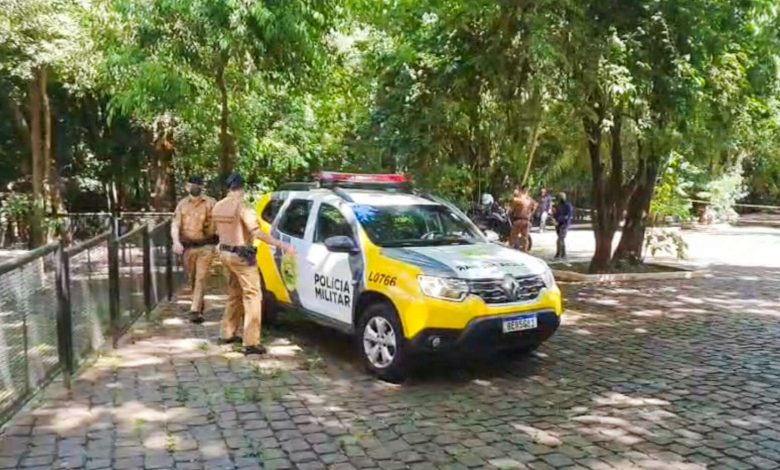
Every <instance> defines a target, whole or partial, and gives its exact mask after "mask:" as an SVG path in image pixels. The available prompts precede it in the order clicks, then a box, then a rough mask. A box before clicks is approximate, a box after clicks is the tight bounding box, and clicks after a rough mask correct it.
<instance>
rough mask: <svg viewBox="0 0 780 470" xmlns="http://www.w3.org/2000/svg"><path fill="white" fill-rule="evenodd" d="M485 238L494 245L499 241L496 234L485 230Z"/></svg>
mask: <svg viewBox="0 0 780 470" xmlns="http://www.w3.org/2000/svg"><path fill="white" fill-rule="evenodd" d="M485 238H486V239H487V241H489V242H490V243H495V242H497V241H498V239H499V237H498V234H497V233H496V232H494V231H492V230H485Z"/></svg>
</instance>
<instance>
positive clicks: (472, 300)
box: [257, 172, 562, 381]
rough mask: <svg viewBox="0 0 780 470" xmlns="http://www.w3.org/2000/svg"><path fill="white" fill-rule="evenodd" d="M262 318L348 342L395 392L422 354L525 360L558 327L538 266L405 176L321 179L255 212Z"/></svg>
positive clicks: (549, 285) (555, 303) (550, 283)
mask: <svg viewBox="0 0 780 470" xmlns="http://www.w3.org/2000/svg"><path fill="white" fill-rule="evenodd" d="M257 210H258V220H259V222H260V225H261V228H262V230H264V231H266V232H267V233H270V234H272V235H273V236H275V237H277V238H279V239H281V240H283V241H285V242H287V243H290V244H292V245H293V246H294V247H295V252H294V254H290V255H283V253H282V252H281V250H279V249H276V248H274V247H270V246H268V245H265V244H262V245H260V246H259V249H258V253H257V262H258V266H259V269H260V272H261V274H262V281H263V295H264V309H265V311H264V316H266V318H267V317H268V316H269V315H270V314H271V313H273V314H274V315H275V314H276V313H275V312H276V311H277V309H279V308H281V309H282V310H283V309H285V308H293V309H295V310H299V311H301V312H303V313H304V314H306V315H307V316H308V317H310V318H311V319H312V320H315V321H318V322H320V323H322V324H325V325H327V326H331V327H335V328H338V329H340V330H343V331H345V332H347V333H349V334H352V335H354V336H355V338H356V342H357V343H358V344H359V350H360V354H361V356H362V357H363V360H364V362H365V364H366V367H367V368H368V369H369V370H370V371H371V372H372V373H374V374H375V375H377V376H378V377H380V378H382V379H385V380H389V381H398V380H402V379H403V377H404V372H405V370H406V367H407V365H408V364H409V361H410V359H411V358H412V357H413V356H415V355H416V354H418V353H434V352H438V351H455V352H461V353H467V354H468V353H475V352H478V351H479V352H484V351H488V352H493V351H502V350H503V351H509V352H513V353H523V352H529V351H531V350H533V349H535V348H536V347H538V346H539V345H540V344H541V343H542V342H543V341H545V340H546V339H547V338H549V337H550V336H551V335H552V334H553V333H554V332H555V330H556V329H557V328H558V325H559V324H560V317H561V313H562V305H561V293H560V291H559V289H558V287H557V286H556V284H555V280H554V278H553V275H552V273H551V272H550V269H549V267H548V266H547V265H546V264H545V263H544V262H543V261H542V260H540V259H538V258H534V257H532V256H529V255H527V254H524V253H521V252H519V251H517V250H512V249H509V248H506V247H503V246H500V245H498V244H495V243H492V242H491V241H490V239H489V238H488V237H486V235H485V234H483V233H482V232H480V230H479V229H478V228H477V227H476V226H475V225H474V224H473V223H471V221H470V220H469V219H468V218H467V217H466V216H465V215H464V214H463V213H462V212H460V211H459V210H458V209H457V208H456V207H454V206H453V205H451V204H449V203H447V202H445V201H443V200H441V199H438V198H436V197H433V196H427V195H421V194H419V193H416V192H413V191H411V189H410V188H409V185H408V183H407V182H406V180H405V178H404V177H403V176H402V175H361V174H346V173H327V172H326V173H322V174H321V175H320V177H319V180H318V181H316V182H313V183H290V184H287V185H285V186H282V188H280V190H278V191H276V192H273V193H270V194H266V195H264V196H263V197H262V198H261V199H260V201H259V202H258V206H257Z"/></svg>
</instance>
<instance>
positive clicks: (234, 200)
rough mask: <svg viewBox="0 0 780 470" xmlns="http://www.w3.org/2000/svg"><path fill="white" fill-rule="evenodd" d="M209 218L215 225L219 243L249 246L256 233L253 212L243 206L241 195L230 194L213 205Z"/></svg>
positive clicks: (255, 218)
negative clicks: (210, 217)
mask: <svg viewBox="0 0 780 470" xmlns="http://www.w3.org/2000/svg"><path fill="white" fill-rule="evenodd" d="M211 216H212V218H213V219H214V223H215V224H216V229H217V236H218V237H219V243H221V244H223V245H231V246H251V245H252V241H253V238H254V237H253V234H254V233H256V232H257V231H258V228H257V216H256V215H255V212H254V211H252V210H251V209H248V208H246V207H245V206H244V199H243V194H241V193H238V192H237V193H230V194H228V195H227V197H225V198H224V199H222V200H221V201H219V202H218V203H216V204H215V205H214V209H213V210H212V211H211Z"/></svg>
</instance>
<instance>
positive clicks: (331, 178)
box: [318, 171, 409, 185]
mask: <svg viewBox="0 0 780 470" xmlns="http://www.w3.org/2000/svg"><path fill="white" fill-rule="evenodd" d="M318 179H319V181H320V184H323V183H325V184H347V185H349V184H376V185H381V184H387V185H403V184H408V183H409V179H408V178H407V177H406V176H404V175H398V174H392V173H390V174H366V173H338V172H335V171H323V172H321V173H320V174H319V178H318Z"/></svg>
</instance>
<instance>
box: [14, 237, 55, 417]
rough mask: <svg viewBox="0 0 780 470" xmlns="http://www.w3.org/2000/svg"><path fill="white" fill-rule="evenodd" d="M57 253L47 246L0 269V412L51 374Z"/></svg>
mask: <svg viewBox="0 0 780 470" xmlns="http://www.w3.org/2000/svg"><path fill="white" fill-rule="evenodd" d="M57 250H58V245H57V244H56V243H55V244H51V245H47V246H45V247H42V248H40V249H38V250H35V251H33V252H31V253H29V254H27V255H25V256H24V257H22V258H19V259H18V260H17V261H15V262H14V263H13V264H10V263H6V264H3V265H2V266H0V385H1V386H2V387H0V410H6V409H9V408H14V407H15V406H17V405H18V404H20V403H21V402H22V401H23V399H24V397H25V396H27V395H28V394H29V393H30V391H31V389H32V388H33V387H35V386H36V385H37V384H40V383H43V382H46V381H47V380H49V379H50V378H51V376H52V375H53V374H54V373H55V372H56V369H57V366H58V356H57V329H56V316H57V289H56V280H57V273H56V269H57ZM0 416H2V415H0Z"/></svg>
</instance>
